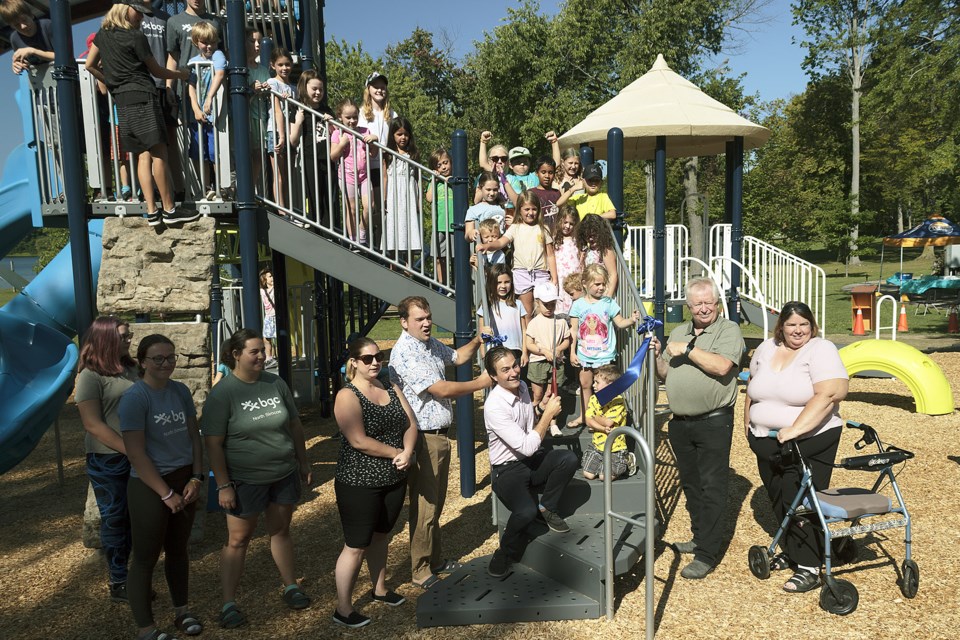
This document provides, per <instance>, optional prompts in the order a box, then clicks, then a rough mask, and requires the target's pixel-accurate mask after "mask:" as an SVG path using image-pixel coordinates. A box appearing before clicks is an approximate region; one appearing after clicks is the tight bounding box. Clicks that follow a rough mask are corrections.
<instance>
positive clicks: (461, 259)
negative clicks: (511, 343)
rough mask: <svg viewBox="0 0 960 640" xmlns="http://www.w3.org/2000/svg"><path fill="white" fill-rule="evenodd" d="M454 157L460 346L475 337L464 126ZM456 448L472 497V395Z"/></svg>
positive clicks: (469, 371) (460, 413)
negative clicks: (465, 223) (468, 234)
mask: <svg viewBox="0 0 960 640" xmlns="http://www.w3.org/2000/svg"><path fill="white" fill-rule="evenodd" d="M450 151H451V155H452V156H453V158H452V159H453V178H452V179H451V180H450V184H452V185H453V218H454V221H455V222H454V225H453V228H454V236H453V238H454V240H453V241H454V243H455V244H454V246H455V247H456V251H455V253H454V258H453V267H454V276H455V278H456V280H455V282H456V284H457V291H459V292H460V295H458V296H457V297H456V303H457V330H456V332H455V333H454V345H453V346H454V348H455V349H459V348H460V347H462V346H463V345H465V344H467V343H468V342H470V340H472V339H473V314H472V313H471V308H470V307H471V302H472V301H471V297H472V296H470V295H469V294H468V292H470V291H473V284H472V283H471V277H472V276H471V269H470V246H469V245H468V244H467V238H466V236H465V235H464V233H463V231H464V218H465V217H466V215H467V206H468V202H467V200H468V194H467V185H468V183H469V180H470V179H469V177H468V175H467V134H466V132H465V131H464V130H463V129H457V130H456V131H454V132H453V140H452V141H451V144H450ZM471 378H473V363H472V362H464V363H463V364H459V365H457V380H458V381H465V380H470V379H471ZM456 411H457V413H456V416H457V449H458V451H459V452H460V495H462V496H463V497H464V498H470V497H472V496H473V494H474V493H476V491H477V477H476V476H477V473H476V461H475V456H474V441H473V394H472V393H471V394H468V395H465V396H461V397H460V398H457V409H456Z"/></svg>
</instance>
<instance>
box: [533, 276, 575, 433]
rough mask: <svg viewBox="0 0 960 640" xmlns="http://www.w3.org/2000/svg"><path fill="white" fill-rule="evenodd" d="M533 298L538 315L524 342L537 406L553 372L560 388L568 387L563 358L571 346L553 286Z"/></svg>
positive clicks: (536, 292) (546, 285) (542, 288)
mask: <svg viewBox="0 0 960 640" xmlns="http://www.w3.org/2000/svg"><path fill="white" fill-rule="evenodd" d="M533 297H534V299H535V300H536V301H537V315H536V316H534V318H533V320H530V321H529V322H527V332H526V335H525V337H524V340H525V343H526V347H527V353H528V354H529V359H530V368H529V369H528V370H527V380H528V381H529V382H530V386H531V388H532V389H533V403H534V405H536V404H537V403H539V402H540V400H541V399H543V394H544V392H545V391H546V389H547V386H549V385H551V384H552V382H553V371H554V370H556V382H557V386H558V387H562V386H563V385H564V384H566V376H565V375H564V368H563V354H564V352H565V351H566V350H567V348H568V347H569V346H570V328H569V327H568V326H567V321H566V320H563V319H561V318H557V317H556V315H555V311H556V307H557V301H558V299H559V297H560V296H559V293H558V292H557V287H556V286H555V285H554V284H553V283H551V282H541V283H540V284H538V285H537V286H536V287H534V288H533ZM551 431H552V430H551Z"/></svg>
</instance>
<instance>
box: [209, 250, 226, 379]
mask: <svg viewBox="0 0 960 640" xmlns="http://www.w3.org/2000/svg"><path fill="white" fill-rule="evenodd" d="M221 320H223V286H222V285H221V283H220V264H219V263H217V261H216V259H214V261H213V275H212V276H211V278H210V327H211V330H210V338H211V340H212V342H213V344H211V345H210V352H211V353H212V354H213V360H214V361H215V362H217V363H219V362H220V345H221V344H222V343H223V341H224V336H223V334H222V333H221V331H220V328H221V327H220V324H221V323H220V321H221Z"/></svg>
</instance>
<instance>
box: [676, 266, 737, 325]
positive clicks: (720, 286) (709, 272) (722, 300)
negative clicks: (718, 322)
mask: <svg viewBox="0 0 960 640" xmlns="http://www.w3.org/2000/svg"><path fill="white" fill-rule="evenodd" d="M683 261H684V262H694V263H696V264H699V265H700V266H701V267H703V270H704V271H706V272H707V275H709V277H710V279H711V280H713V281H714V283H716V285H717V289H719V290H720V291H721V292H722V291H723V282H722V281H721V280H720V278H721V276H720V275H719V274H717V273H714V271H713V269H711V268H710V266H709V265H708V264H707V263H706V262H704V261H703V260H701V259H700V258H694V257H693V256H687V257H686V258H683ZM720 304H721V305H723V316H724V317H725V318H729V317H730V309H729V307H728V306H727V299H726V298H724V297H723V296H722V295H721V296H720Z"/></svg>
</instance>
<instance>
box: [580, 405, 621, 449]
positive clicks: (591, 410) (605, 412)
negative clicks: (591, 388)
mask: <svg viewBox="0 0 960 640" xmlns="http://www.w3.org/2000/svg"><path fill="white" fill-rule="evenodd" d="M596 416H603V417H604V418H607V419H608V420H611V421H613V426H612V427H611V429H616V428H617V427H622V426H624V425H625V424H627V403H626V402H625V401H624V399H623V396H614V398H613V400H611V401H610V402H608V403H607V404H605V405H603V406H602V407H601V406H600V401H599V400H597V396H596V394H594V395H592V396H590V402H588V403H587V417H588V418H593V417H596ZM606 444H607V434H605V433H600V432H599V431H598V432H597V433H594V434H593V448H594V449H596V450H597V451H603V448H604V446H606ZM626 448H627V439H626V437H624V436H617V439H616V440H614V441H613V448H612V451H623V450H624V449H626Z"/></svg>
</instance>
